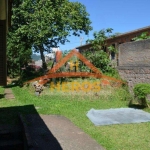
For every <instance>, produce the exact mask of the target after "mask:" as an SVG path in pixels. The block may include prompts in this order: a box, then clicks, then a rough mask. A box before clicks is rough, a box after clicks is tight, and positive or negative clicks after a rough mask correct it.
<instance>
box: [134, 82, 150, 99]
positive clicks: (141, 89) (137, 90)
mask: <svg viewBox="0 0 150 150" xmlns="http://www.w3.org/2000/svg"><path fill="white" fill-rule="evenodd" d="M133 91H134V94H135V96H136V97H138V99H143V98H145V97H146V96H147V94H150V84H148V83H139V84H136V85H135V87H134V89H133Z"/></svg>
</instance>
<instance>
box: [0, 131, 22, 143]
mask: <svg viewBox="0 0 150 150" xmlns="http://www.w3.org/2000/svg"><path fill="white" fill-rule="evenodd" d="M11 139H22V131H21V129H4V130H2V131H0V141H1V140H11Z"/></svg>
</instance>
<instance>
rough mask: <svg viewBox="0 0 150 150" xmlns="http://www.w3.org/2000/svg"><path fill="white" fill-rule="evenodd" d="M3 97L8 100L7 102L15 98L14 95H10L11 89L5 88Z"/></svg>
mask: <svg viewBox="0 0 150 150" xmlns="http://www.w3.org/2000/svg"><path fill="white" fill-rule="evenodd" d="M4 97H5V98H6V99H9V100H11V99H14V98H15V96H14V94H13V93H12V89H11V88H5V91H4Z"/></svg>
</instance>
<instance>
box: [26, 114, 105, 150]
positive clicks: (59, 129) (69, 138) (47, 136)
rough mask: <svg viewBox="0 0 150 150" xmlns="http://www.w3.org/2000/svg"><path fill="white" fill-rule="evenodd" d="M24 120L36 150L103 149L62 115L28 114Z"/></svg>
mask: <svg viewBox="0 0 150 150" xmlns="http://www.w3.org/2000/svg"><path fill="white" fill-rule="evenodd" d="M26 120H27V122H28V129H29V133H30V136H31V137H30V139H32V143H33V145H34V147H35V149H36V150H51V149H52V150H104V148H103V147H102V146H101V145H99V144H98V143H97V142H96V141H95V140H94V139H92V138H90V136H89V135H87V134H86V133H84V132H83V131H82V130H81V129H79V128H78V127H76V126H75V125H74V124H73V123H72V122H71V121H70V120H69V119H67V118H65V117H63V116H57V115H40V116H38V115H28V116H26Z"/></svg>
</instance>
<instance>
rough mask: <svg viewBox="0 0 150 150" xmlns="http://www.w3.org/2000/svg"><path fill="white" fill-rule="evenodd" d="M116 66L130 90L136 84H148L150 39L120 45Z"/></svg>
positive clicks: (149, 75) (149, 81) (149, 76)
mask: <svg viewBox="0 0 150 150" xmlns="http://www.w3.org/2000/svg"><path fill="white" fill-rule="evenodd" d="M118 64H119V65H118V71H119V74H120V76H121V77H122V78H123V79H124V80H126V81H127V82H128V85H129V88H130V89H132V88H133V87H134V85H135V84H137V83H150V39H148V40H142V41H135V42H129V43H124V44H120V45H119V61H118Z"/></svg>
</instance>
